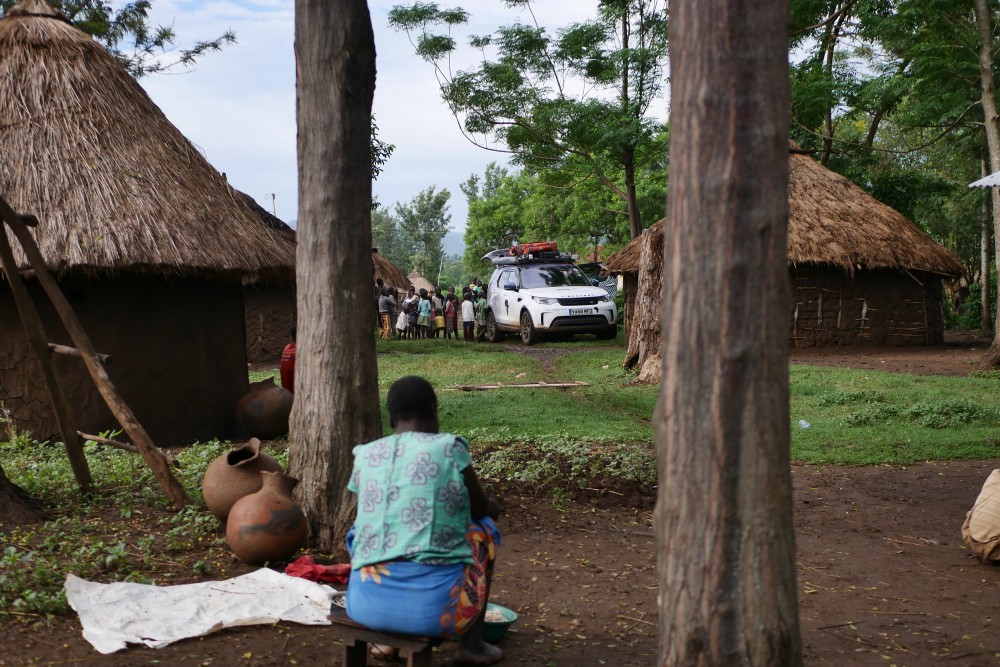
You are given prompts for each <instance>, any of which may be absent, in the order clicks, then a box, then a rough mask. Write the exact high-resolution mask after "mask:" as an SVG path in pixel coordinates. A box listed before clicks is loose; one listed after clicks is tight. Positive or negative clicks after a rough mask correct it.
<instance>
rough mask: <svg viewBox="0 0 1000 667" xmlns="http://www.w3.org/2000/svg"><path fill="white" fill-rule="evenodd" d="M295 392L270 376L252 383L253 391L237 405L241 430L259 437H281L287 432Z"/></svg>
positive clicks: (237, 418) (237, 417)
mask: <svg viewBox="0 0 1000 667" xmlns="http://www.w3.org/2000/svg"><path fill="white" fill-rule="evenodd" d="M293 399H294V396H293V394H292V392H290V391H288V390H287V389H285V388H284V387H279V386H278V385H276V384H274V378H267V379H266V380H261V381H260V382H253V383H251V384H250V391H248V392H247V393H246V395H245V396H243V398H241V399H240V400H239V402H238V403H237V404H236V422H237V424H238V425H239V429H240V432H241V433H242V434H244V435H249V436H253V437H256V438H264V439H267V438H280V437H281V436H283V435H285V434H287V433H288V415H290V414H291V413H292V400H293Z"/></svg>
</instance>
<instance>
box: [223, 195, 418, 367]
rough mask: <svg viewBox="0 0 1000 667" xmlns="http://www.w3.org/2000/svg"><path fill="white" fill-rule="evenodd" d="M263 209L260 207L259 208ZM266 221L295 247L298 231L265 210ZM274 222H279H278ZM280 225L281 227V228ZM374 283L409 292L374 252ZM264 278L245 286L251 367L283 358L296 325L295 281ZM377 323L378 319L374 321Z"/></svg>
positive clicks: (390, 266) (397, 274) (399, 275)
mask: <svg viewBox="0 0 1000 667" xmlns="http://www.w3.org/2000/svg"><path fill="white" fill-rule="evenodd" d="M258 208H259V206H258ZM258 212H259V213H261V212H262V213H263V216H262V219H264V220H265V221H267V219H268V218H273V221H270V222H268V223H266V224H268V227H269V228H272V229H274V230H275V231H277V233H278V234H279V235H280V236H281V237H282V238H283V239H286V240H288V241H290V243H291V244H292V248H293V249H292V252H293V253H294V246H295V231H294V230H293V229H292V228H291V227H289V226H288V225H286V224H285V223H284V222H282V221H281V220H279V219H278V218H275V217H274V216H273V215H271V214H270V213H268V212H267V211H266V210H264V209H262V208H261V209H260V211H258ZM274 221H277V223H275V222H274ZM277 224H280V227H278V226H277ZM372 268H373V270H374V276H373V279H372V280H373V282H374V279H376V278H381V279H382V280H383V281H384V282H385V284H386V285H387V286H391V287H395V288H396V289H397V290H400V291H401V292H403V293H405V292H406V287H407V286H408V285H409V281H408V280H407V279H406V276H405V275H404V274H403V272H402V271H400V270H399V269H398V268H396V267H395V266H394V265H393V264H392V263H391V262H389V260H387V259H386V258H385V257H383V256H382V255H380V254H379V253H378V251H377V250H374V249H373V250H372ZM292 278H293V279H292V280H284V279H281V278H279V279H263V280H253V281H248V282H247V283H246V284H245V285H244V286H243V301H244V304H245V318H246V341H247V361H249V362H250V363H251V364H272V363H276V362H277V361H279V360H280V359H281V352H282V351H283V350H284V349H285V345H287V344H288V342H289V340H290V337H291V336H290V333H291V328H292V325H293V324H295V322H296V313H297V308H296V302H295V298H296V297H295V281H294V275H293V276H292ZM373 321H374V320H373ZM373 326H374V325H373Z"/></svg>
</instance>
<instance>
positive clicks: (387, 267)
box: [372, 248, 410, 292]
mask: <svg viewBox="0 0 1000 667" xmlns="http://www.w3.org/2000/svg"><path fill="white" fill-rule="evenodd" d="M372 263H373V264H374V265H375V277H376V278H381V279H382V281H383V282H384V283H385V285H386V287H395V288H396V289H397V290H399V291H401V292H405V291H406V288H407V287H409V285H410V281H409V279H408V278H407V277H406V274H405V273H403V272H402V271H400V270H399V269H398V268H397V267H396V265H395V264H393V263H392V262H390V261H389V260H388V259H386V258H385V257H384V256H383V255H380V254H379V252H378V250H375V249H374V248H373V249H372Z"/></svg>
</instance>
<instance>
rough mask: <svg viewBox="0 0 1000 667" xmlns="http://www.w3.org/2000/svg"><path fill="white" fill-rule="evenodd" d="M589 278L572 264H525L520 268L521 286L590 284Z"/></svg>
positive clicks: (528, 287) (525, 287)
mask: <svg viewBox="0 0 1000 667" xmlns="http://www.w3.org/2000/svg"><path fill="white" fill-rule="evenodd" d="M590 284H591V283H590V278H588V277H587V276H586V275H584V273H583V271H581V270H580V269H579V268H577V267H576V266H573V265H572V264H561V265H556V266H525V267H522V268H521V287H522V288H524V289H532V288H534V287H563V286H566V285H587V286H590Z"/></svg>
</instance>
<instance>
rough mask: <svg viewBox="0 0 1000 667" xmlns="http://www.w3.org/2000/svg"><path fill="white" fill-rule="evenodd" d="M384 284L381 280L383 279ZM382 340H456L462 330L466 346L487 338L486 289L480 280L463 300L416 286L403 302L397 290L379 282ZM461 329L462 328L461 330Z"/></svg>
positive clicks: (466, 291) (450, 293)
mask: <svg viewBox="0 0 1000 667" xmlns="http://www.w3.org/2000/svg"><path fill="white" fill-rule="evenodd" d="M379 280H381V279H379ZM375 289H376V297H377V299H378V316H379V326H380V327H381V334H380V337H381V338H382V339H383V340H388V339H390V338H396V339H404V338H452V337H454V338H455V340H458V332H459V331H460V330H461V332H462V339H463V340H465V341H466V342H472V341H474V340H482V339H483V338H484V337H485V335H486V288H485V287H484V286H483V283H482V281H481V280H480V279H479V278H476V279H475V280H474V281H473V282H472V283H471V284H470V285H469V286H468V287H467V288H465V289H464V290H462V296H461V298H459V296H458V295H457V294H456V292H455V288H454V287H449V288H448V290H447V292H445V291H444V290H442V289H441V288H440V287H436V288H431V289H430V290H427V289H423V288H421V289H420V290H419V291H418V290H416V289H415V288H414V287H413V286H412V285H410V287H409V288H408V289H407V290H406V295H405V296H404V297H402V298H400V296H399V292H398V291H397V290H396V288H395V287H386V286H385V285H384V284H382V285H380V284H378V281H376V288H375ZM459 325H461V328H459Z"/></svg>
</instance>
